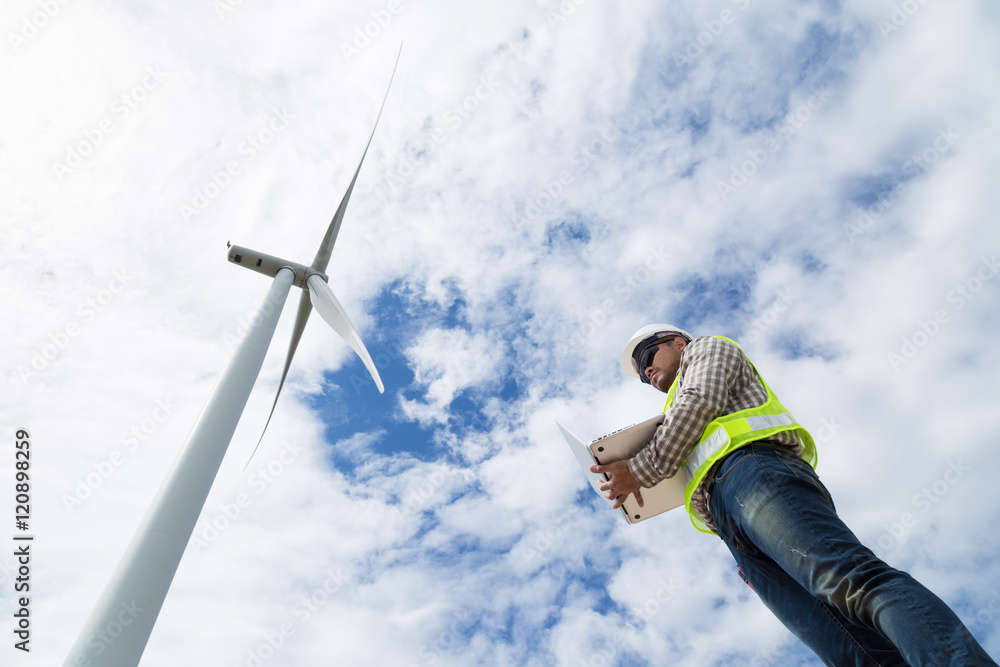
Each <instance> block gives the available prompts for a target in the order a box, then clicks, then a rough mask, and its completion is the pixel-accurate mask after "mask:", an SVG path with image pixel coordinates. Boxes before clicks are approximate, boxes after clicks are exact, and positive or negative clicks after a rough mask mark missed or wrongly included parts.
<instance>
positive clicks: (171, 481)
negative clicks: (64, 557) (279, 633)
mask: <svg viewBox="0 0 1000 667" xmlns="http://www.w3.org/2000/svg"><path fill="white" fill-rule="evenodd" d="M396 63H397V65H398V63H399V56H398V55H397V56H396ZM395 73H396V70H395V67H394V68H393V76H395ZM389 85H390V86H391V85H392V77H390V78H389ZM388 96H389V90H388V88H386V91H385V97H384V98H383V99H382V107H380V108H379V112H378V116H377V117H376V118H375V127H378V121H379V118H381V116H382V109H383V108H384V107H385V100H386V98H388ZM375 127H373V128H372V133H371V135H370V136H369V137H368V144H366V145H365V150H364V152H363V153H362V154H361V160H360V161H359V162H358V168H357V169H356V170H355V172H354V178H352V179H351V183H350V185H349V186H348V187H347V192H346V193H345V194H344V198H343V200H341V202H340V206H339V207H337V212H336V213H335V214H334V216H333V220H331V221H330V226H329V228H328V229H327V230H326V235H325V236H324V237H323V242H322V243H321V244H320V246H319V251H318V252H317V253H316V258H315V259H314V260H313V263H312V264H311V265H310V266H304V265H302V264H297V263H295V262H290V261H287V260H284V259H279V258H277V257H272V256H271V255H267V254H264V253H261V252H255V251H253V250H248V249H246V248H241V247H239V246H232V247H230V249H229V261H230V262H233V263H235V264H239V265H240V266H245V267H247V268H250V269H253V270H254V271H258V272H260V273H263V274H265V275H267V276H270V277H273V278H274V281H273V282H272V284H271V288H270V290H269V291H268V293H267V298H266V299H265V301H264V303H263V304H262V305H261V307H260V308H259V309H258V311H257V316H256V318H255V319H254V320H252V321H254V324H253V326H252V327H251V330H250V331H249V332H248V333H247V335H246V337H245V338H244V339H243V340H242V341H241V342H240V344H239V346H238V347H237V349H236V351H235V352H234V353H233V357H232V359H231V360H230V361H229V365H228V366H227V367H226V369H225V370H224V371H223V373H222V377H221V378H220V379H219V383H218V384H217V385H216V387H215V389H214V390H213V391H212V395H211V396H210V397H209V399H208V402H207V403H206V404H205V408H204V409H203V410H202V413H201V415H200V416H199V417H198V421H197V422H195V425H194V428H193V429H192V430H191V434H190V435H189V436H188V439H187V442H186V443H185V444H184V447H183V448H182V449H181V452H180V454H179V455H178V457H177V460H176V461H175V462H174V465H173V467H172V468H171V470H170V472H169V473H168V474H167V477H166V480H165V481H164V482H163V485H162V486H161V487H160V490H159V492H158V493H157V495H156V497H155V498H154V500H153V502H152V504H151V505H150V507H149V509H148V510H147V512H146V515H145V517H144V518H143V520H142V523H141V524H140V526H139V528H138V530H137V531H136V534H135V536H134V537H133V538H132V541H131V543H129V546H128V548H127V549H126V551H125V555H124V556H122V559H121V561H120V562H119V563H118V567H117V568H115V571H114V573H113V574H112V575H111V580H110V581H109V582H108V584H107V585H106V586H105V588H104V592H103V593H102V594H101V597H100V598H99V599H98V601H97V604H96V605H95V607H94V610H93V611H92V612H91V614H90V616H89V617H88V619H87V621H86V623H85V624H84V626H83V629H82V630H81V631H80V634H79V635H78V637H77V640H76V643H75V644H74V645H73V647H72V649H71V650H70V653H69V655H68V657H67V658H66V660H65V661H64V662H63V665H64V667H70V666H72V667H136V665H138V664H139V659H140V658H141V657H142V653H143V651H144V650H145V648H146V643H147V642H148V641H149V635H150V633H151V632H152V631H153V625H154V624H155V623H156V618H157V616H158V615H159V613H160V609H161V608H162V606H163V601H164V599H165V598H166V596H167V591H168V590H169V588H170V583H171V581H173V578H174V574H175V573H176V571H177V566H178V564H179V563H180V560H181V556H182V555H183V553H184V549H185V548H186V546H187V543H188V540H189V539H190V538H191V533H192V532H193V531H194V527H195V524H196V523H197V521H198V516H199V515H200V514H201V510H202V508H203V507H204V505H205V499H206V498H207V497H208V492H209V490H210V489H211V487H212V483H213V482H214V481H215V476H216V474H217V473H218V470H219V466H220V465H221V464H222V459H223V457H224V456H225V454H226V450H227V449H228V447H229V442H230V440H232V437H233V432H234V431H235V430H236V425H237V423H238V422H239V419H240V415H241V414H242V413H243V409H244V407H245V406H246V402H247V399H248V398H249V397H250V390H251V389H253V385H254V382H256V380H257V375H258V373H260V368H261V365H262V364H263V363H264V356H265V355H266V354H267V348H268V346H269V345H270V343H271V337H272V336H273V335H274V328H275V326H276V325H277V323H278V317H279V316H280V315H281V309H282V307H283V306H284V303H285V299H286V297H287V296H288V291H289V290H290V289H291V286H292V285H297V286H298V287H301V288H302V289H303V294H302V300H301V301H300V302H299V311H298V316H297V317H296V320H295V327H294V330H293V333H292V342H291V345H290V346H289V348H288V356H287V357H286V360H285V368H284V371H283V372H282V374H281V383H280V384H279V385H278V393H279V394H280V392H281V387H282V385H283V384H284V382H285V377H286V376H287V374H288V367H289V365H290V364H291V362H292V356H293V355H294V354H295V348H296V347H297V346H298V343H299V339H300V338H301V337H302V332H303V330H304V329H305V325H306V320H308V318H309V313H310V312H311V311H312V308H314V307H315V308H316V310H317V311H318V312H319V314H320V317H322V318H323V319H324V320H325V321H326V322H327V324H329V325H330V326H331V327H332V328H333V330H334V331H336V332H337V333H338V334H340V336H341V337H342V338H343V339H344V340H345V341H347V343H348V344H349V345H350V346H351V347H352V348H353V349H354V351H355V352H357V354H358V356H359V357H361V360H362V361H363V362H364V364H365V367H366V368H367V369H368V372H369V373H371V375H372V378H373V379H374V380H375V384H376V385H377V386H378V389H379V392H382V391H384V387H383V385H382V380H381V379H380V378H379V375H378V371H377V370H376V368H375V364H374V363H373V362H372V358H371V355H369V354H368V350H367V349H366V348H365V345H364V343H362V342H361V337H360V336H358V332H357V330H356V329H355V328H354V325H353V324H351V320H350V319H349V318H348V317H347V313H345V312H344V308H343V306H341V305H340V302H339V301H338V300H337V297H335V296H334V295H333V291H332V290H331V289H330V286H329V285H328V284H327V276H326V274H325V273H324V272H325V271H326V267H327V265H328V264H329V262H330V252H331V251H332V250H333V245H334V243H335V242H336V240H337V234H338V233H339V231H340V225H341V223H342V222H343V220H344V213H345V211H346V210H347V202H348V200H349V199H350V198H351V192H352V191H353V190H354V184H355V182H356V181H357V180H358V173H360V171H361V165H362V163H363V162H364V160H365V155H366V154H367V153H368V147H369V146H370V145H371V141H372V137H374V136H375ZM274 400H275V404H276V403H277V400H278V398H277V396H275V399H274ZM271 414H272V415H273V414H274V407H273V406H272V408H271ZM270 419H271V418H270V416H269V417H268V422H270ZM266 428H267V427H266V425H265V429H266ZM261 438H262V439H263V435H262V436H261ZM257 444H258V446H259V445H260V443H259V442H258V443H257ZM254 451H256V449H255V450H254Z"/></svg>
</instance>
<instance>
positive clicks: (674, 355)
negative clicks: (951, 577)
mask: <svg viewBox="0 0 1000 667" xmlns="http://www.w3.org/2000/svg"><path fill="white" fill-rule="evenodd" d="M685 347H687V341H686V340H684V339H683V338H681V337H677V338H674V339H673V340H670V341H667V342H666V343H660V345H659V346H658V347H657V350H656V354H655V355H654V356H653V360H652V362H651V363H650V364H649V366H647V367H646V368H644V369H643V370H642V373H643V374H644V375H645V376H646V377H647V378H648V379H649V384H651V385H653V386H654V387H655V388H656V389H658V390H660V391H662V392H663V393H664V394H665V393H667V392H668V391H669V390H670V385H672V384H673V383H674V378H675V377H677V369H678V368H680V365H681V352H683V351H684V348H685Z"/></svg>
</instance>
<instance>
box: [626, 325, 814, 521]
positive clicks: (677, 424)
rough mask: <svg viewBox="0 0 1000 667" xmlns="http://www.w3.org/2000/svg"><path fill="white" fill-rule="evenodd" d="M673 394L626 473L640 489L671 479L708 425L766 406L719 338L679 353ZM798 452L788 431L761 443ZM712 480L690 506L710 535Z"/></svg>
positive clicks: (736, 354) (751, 376)
mask: <svg viewBox="0 0 1000 667" xmlns="http://www.w3.org/2000/svg"><path fill="white" fill-rule="evenodd" d="M677 383H678V386H677V391H676V393H675V394H674V403H673V405H671V406H670V409H669V410H667V412H666V416H665V417H664V419H663V424H661V425H660V427H659V428H658V429H657V430H656V435H655V436H653V440H652V441H651V442H650V443H649V444H648V445H646V446H645V447H644V448H643V449H642V451H640V452H639V453H638V454H636V455H635V456H634V457H633V458H631V459H629V461H628V467H629V470H630V471H631V472H632V475H633V476H634V477H635V478H636V480H638V482H639V484H640V485H642V486H643V487H645V488H649V487H651V486H655V485H656V483H657V482H659V481H660V480H663V479H666V478H667V477H673V476H674V475H675V474H677V472H678V471H679V470H680V469H681V467H682V466H683V465H684V461H685V459H686V458H687V456H688V453H690V451H691V450H692V449H694V446H695V445H697V444H698V441H699V440H700V439H701V434H702V433H703V432H704V431H705V427H706V426H707V425H708V423H709V422H710V421H712V420H713V419H715V418H716V417H719V416H721V415H727V414H730V413H733V412H737V411H739V410H745V409H747V408H755V407H757V406H760V405H763V404H764V403H765V402H767V390H766V389H764V385H763V384H762V383H761V381H760V378H759V376H758V375H757V373H756V372H755V371H754V367H753V366H752V365H751V364H750V361H749V360H748V359H747V358H746V355H744V354H743V351H742V350H741V349H740V348H739V347H737V346H736V345H733V344H732V343H730V342H729V341H725V340H722V339H721V338H712V337H706V338H695V339H694V340H693V341H691V342H690V343H689V344H688V345H687V347H685V348H684V351H683V352H682V353H681V360H680V366H679V367H678V369H677ZM761 442H769V443H771V444H776V445H783V446H786V447H791V448H793V449H794V450H795V451H796V452H798V446H799V440H798V437H797V436H796V435H795V434H794V433H793V432H791V431H784V432H781V433H777V434H775V435H774V436H772V437H770V438H767V439H765V440H762V441H761ZM711 479H712V475H711V473H710V474H709V475H706V476H705V479H704V480H703V481H702V483H701V485H700V486H699V487H698V489H697V490H696V491H695V493H694V496H693V497H692V499H691V502H692V504H693V506H694V509H695V511H697V512H698V515H699V516H701V518H702V520H704V522H705V523H706V524H707V525H708V527H709V528H710V529H711V530H712V531H713V532H716V533H717V532H718V531H717V530H716V528H715V524H714V523H713V522H712V514H711V512H710V511H709V504H708V503H709V498H710V496H709V490H707V489H706V488H705V487H706V486H707V483H708V482H709V480H711Z"/></svg>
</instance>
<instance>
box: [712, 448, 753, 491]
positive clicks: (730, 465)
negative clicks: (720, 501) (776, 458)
mask: <svg viewBox="0 0 1000 667" xmlns="http://www.w3.org/2000/svg"><path fill="white" fill-rule="evenodd" d="M752 454H753V453H752V452H751V451H750V448H749V447H740V448H739V449H737V450H736V451H734V452H730V453H729V454H728V455H727V456H726V457H725V458H723V459H722V461H721V462H720V463H719V464H718V465H717V466H715V471H714V472H713V474H712V486H715V485H716V484H718V483H719V482H724V481H725V480H726V478H727V477H729V475H730V474H732V472H733V471H734V470H736V469H737V468H738V467H740V466H741V465H742V464H743V462H744V461H746V460H747V459H748V458H750V457H751V456H752Z"/></svg>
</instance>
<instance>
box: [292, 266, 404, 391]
mask: <svg viewBox="0 0 1000 667" xmlns="http://www.w3.org/2000/svg"><path fill="white" fill-rule="evenodd" d="M306 284H308V285H309V294H311V295H312V304H313V306H314V307H315V308H316V312H318V313H319V316H320V317H322V318H323V319H324V320H325V321H326V323H327V324H329V325H330V326H331V327H333V330H334V331H336V332H337V333H338V334H340V337H341V338H343V339H344V340H345V341H347V344H348V345H350V346H351V348H352V349H353V350H354V351H355V352H357V353H358V356H359V357H361V361H363V362H364V364H365V368H367V369H368V372H369V373H371V376H372V379H373V380H375V386H377V387H378V391H379V393H380V394H381V393H385V386H384V385H383V384H382V378H380V377H379V376H378V369H376V368H375V362H373V361H372V358H371V355H370V354H368V349H367V348H365V344H364V343H362V342H361V336H359V335H358V332H357V330H356V329H355V328H354V325H353V324H351V320H350V318H348V317H347V313H346V312H344V307H343V306H341V305H340V302H339V301H337V297H335V296H334V295H333V290H331V289H330V286H329V285H327V284H326V282H324V281H323V279H322V278H320V277H319V276H317V275H316V274H313V275H311V276H309V280H307V281H306Z"/></svg>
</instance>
